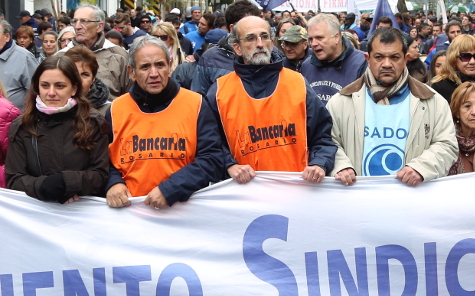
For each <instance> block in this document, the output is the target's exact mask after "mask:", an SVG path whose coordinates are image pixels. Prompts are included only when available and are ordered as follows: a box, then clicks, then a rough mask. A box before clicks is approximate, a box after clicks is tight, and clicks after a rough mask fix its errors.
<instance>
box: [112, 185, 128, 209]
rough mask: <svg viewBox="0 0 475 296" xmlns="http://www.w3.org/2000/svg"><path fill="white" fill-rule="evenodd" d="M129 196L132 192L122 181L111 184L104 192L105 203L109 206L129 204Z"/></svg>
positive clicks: (117, 206) (115, 206)
mask: <svg viewBox="0 0 475 296" xmlns="http://www.w3.org/2000/svg"><path fill="white" fill-rule="evenodd" d="M129 197H132V194H131V193H130V191H129V189H128V188H127V186H126V185H125V184H124V183H117V184H114V185H112V187H111V188H109V190H108V191H107V193H106V199H107V204H108V205H109V207H111V208H122V207H127V206H130V201H129Z"/></svg>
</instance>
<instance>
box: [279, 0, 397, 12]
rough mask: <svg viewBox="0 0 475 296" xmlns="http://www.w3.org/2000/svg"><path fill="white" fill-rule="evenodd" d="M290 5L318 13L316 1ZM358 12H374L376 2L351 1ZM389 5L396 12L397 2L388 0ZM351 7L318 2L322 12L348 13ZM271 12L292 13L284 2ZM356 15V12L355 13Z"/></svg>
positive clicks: (337, 1)
mask: <svg viewBox="0 0 475 296" xmlns="http://www.w3.org/2000/svg"><path fill="white" fill-rule="evenodd" d="M290 2H292V5H293V6H294V7H295V10H297V11H300V12H307V11H309V10H313V12H315V13H317V11H318V0H291V1H290ZM351 2H353V3H354V4H351V5H353V6H356V7H357V8H358V9H359V10H360V11H363V10H364V11H367V10H374V9H376V5H377V4H378V1H375V0H354V1H351ZM388 2H389V5H390V6H391V8H392V10H393V12H394V11H397V10H396V5H397V0H389V1H388ZM353 6H351V8H349V7H348V0H320V8H321V10H322V12H339V11H348V12H355V11H354V8H353ZM272 10H273V11H284V10H288V11H292V7H290V5H289V3H288V2H284V4H282V5H280V6H278V7H276V8H274V9H272ZM355 14H356V12H355Z"/></svg>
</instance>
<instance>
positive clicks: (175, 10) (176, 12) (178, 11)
mask: <svg viewBox="0 0 475 296" xmlns="http://www.w3.org/2000/svg"><path fill="white" fill-rule="evenodd" d="M170 13H173V14H176V15H180V14H181V12H180V10H179V9H178V8H176V7H175V8H173V9H172V10H170Z"/></svg>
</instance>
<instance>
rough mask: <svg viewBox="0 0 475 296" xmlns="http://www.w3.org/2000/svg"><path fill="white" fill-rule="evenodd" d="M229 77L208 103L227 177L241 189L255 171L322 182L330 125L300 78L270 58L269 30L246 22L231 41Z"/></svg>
mask: <svg viewBox="0 0 475 296" xmlns="http://www.w3.org/2000/svg"><path fill="white" fill-rule="evenodd" d="M230 43H232V44H233V48H234V51H235V53H236V59H235V61H234V72H231V73H229V74H228V75H225V76H223V77H220V78H218V80H217V82H216V83H215V84H214V85H213V86H212V87H211V88H210V90H209V92H208V94H207V100H208V102H209V103H210V106H211V108H212V109H213V110H214V111H215V114H216V116H217V118H219V121H220V122H221V123H222V129H221V138H222V142H223V147H224V148H223V149H224V154H225V155H224V157H225V160H224V165H225V167H226V170H227V173H228V174H229V176H231V177H232V178H233V179H234V180H236V182H238V183H246V182H248V181H250V180H251V179H252V178H253V177H254V176H255V175H256V173H255V171H293V172H303V174H302V177H303V179H305V180H307V181H309V182H321V181H322V180H323V177H324V176H325V174H326V172H330V171H331V169H332V168H333V163H334V160H335V153H336V150H337V148H336V146H335V144H334V143H333V142H332V140H331V128H332V120H331V117H330V114H329V113H328V111H327V110H326V108H325V107H324V106H323V103H322V102H321V101H320V100H319V99H318V98H317V97H316V95H315V92H313V90H312V89H311V88H310V86H309V84H308V82H307V81H306V80H305V78H304V77H303V76H302V75H301V74H300V73H297V72H295V71H292V70H290V69H287V68H284V67H283V63H282V58H281V57H280V56H278V55H276V54H273V53H272V48H273V43H272V34H271V29H270V27H269V24H268V23H267V22H265V21H264V20H262V19H260V18H258V17H255V16H248V17H245V18H243V19H242V20H240V21H239V22H238V23H237V24H236V25H235V26H234V28H233V32H232V35H231V37H230Z"/></svg>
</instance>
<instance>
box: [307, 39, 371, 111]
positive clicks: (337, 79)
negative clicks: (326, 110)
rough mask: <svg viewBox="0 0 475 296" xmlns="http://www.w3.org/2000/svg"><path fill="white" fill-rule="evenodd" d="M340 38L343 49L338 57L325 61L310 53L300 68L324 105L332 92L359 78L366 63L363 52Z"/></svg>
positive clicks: (364, 69)
mask: <svg viewBox="0 0 475 296" xmlns="http://www.w3.org/2000/svg"><path fill="white" fill-rule="evenodd" d="M342 39H343V44H344V46H345V50H344V51H343V53H342V54H341V55H340V56H339V57H338V58H336V59H335V60H333V61H331V62H328V63H326V62H322V61H320V60H319V59H317V57H316V56H315V55H313V54H312V55H311V56H310V57H309V58H307V60H305V62H303V64H302V68H301V69H300V73H302V75H303V76H304V77H305V78H306V79H307V80H308V82H309V83H310V86H311V87H312V89H313V90H314V91H315V93H316V94H317V97H318V98H319V99H320V100H322V101H323V103H324V104H325V105H326V103H327V102H328V100H329V99H330V98H331V97H332V96H333V95H334V94H336V93H337V92H339V91H340V90H342V89H343V88H344V87H345V86H347V85H348V84H350V83H352V82H353V81H355V80H356V79H358V78H360V77H361V75H363V73H364V72H365V71H366V67H367V65H368V64H367V62H366V59H365V57H364V53H363V52H362V51H360V50H356V49H354V48H353V46H352V45H351V43H350V41H349V40H348V39H346V38H342Z"/></svg>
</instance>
